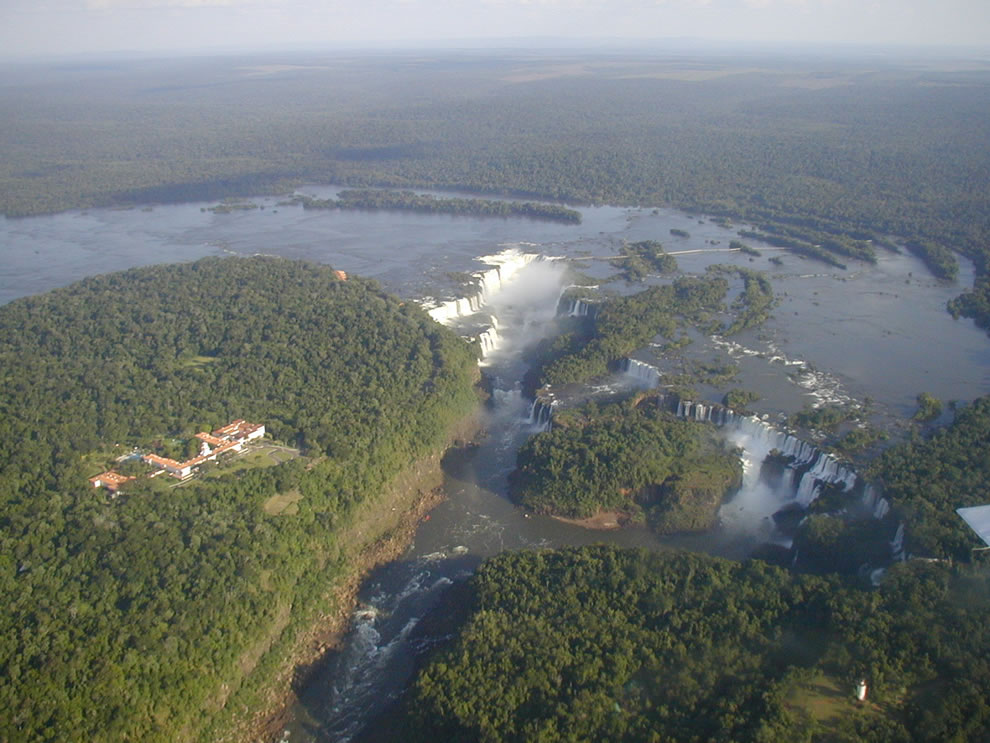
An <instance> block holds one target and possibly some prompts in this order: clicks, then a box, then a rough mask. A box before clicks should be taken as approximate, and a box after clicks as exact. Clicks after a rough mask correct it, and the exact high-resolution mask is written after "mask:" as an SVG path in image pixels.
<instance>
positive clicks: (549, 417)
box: [527, 397, 557, 431]
mask: <svg viewBox="0 0 990 743" xmlns="http://www.w3.org/2000/svg"><path fill="white" fill-rule="evenodd" d="M556 404H557V401H556V400H550V399H547V398H543V397H537V398H536V399H535V400H533V405H532V406H531V407H530V409H529V420H528V421H527V422H528V423H529V424H530V425H531V426H535V427H536V428H538V429H540V430H541V431H549V430H550V428H551V427H552V426H553V406H554V405H556Z"/></svg>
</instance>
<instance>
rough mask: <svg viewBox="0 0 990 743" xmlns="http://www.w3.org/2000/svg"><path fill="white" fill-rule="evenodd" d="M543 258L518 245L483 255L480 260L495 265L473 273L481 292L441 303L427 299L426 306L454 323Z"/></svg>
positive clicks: (433, 314)
mask: <svg viewBox="0 0 990 743" xmlns="http://www.w3.org/2000/svg"><path fill="white" fill-rule="evenodd" d="M540 258H541V256H540V255H539V254H538V253H523V252H521V251H520V250H518V249H516V248H509V249H508V250H504V251H502V252H501V253H497V254H495V255H486V256H481V257H480V258H478V261H480V262H481V263H485V264H487V265H489V266H492V268H489V269H486V270H483V271H476V272H475V273H474V274H473V276H474V279H475V281H476V282H477V287H478V290H477V292H475V293H474V294H471V295H470V296H467V297H458V298H456V299H450V300H447V301H446V302H441V303H439V304H436V303H435V302H431V301H424V303H423V306H424V308H425V309H426V311H427V314H429V316H430V317H432V318H433V319H434V320H436V321H437V322H438V323H440V324H441V325H450V324H451V323H452V322H454V321H455V320H458V319H460V318H463V317H468V316H470V315H473V314H475V313H477V312H480V311H481V310H482V309H483V308H484V307H485V306H486V305H487V304H488V303H489V302H490V301H491V298H492V297H493V296H494V295H495V294H497V293H498V292H499V290H501V288H502V286H503V285H504V284H505V283H506V282H507V281H509V280H510V279H512V277H513V276H515V275H516V274H517V273H519V271H520V270H522V269H523V268H525V267H526V266H527V265H529V264H530V263H532V262H533V261H535V260H539V259H540Z"/></svg>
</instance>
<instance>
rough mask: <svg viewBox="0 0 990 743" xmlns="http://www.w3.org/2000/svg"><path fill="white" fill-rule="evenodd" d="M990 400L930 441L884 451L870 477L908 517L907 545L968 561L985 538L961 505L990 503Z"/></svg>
mask: <svg viewBox="0 0 990 743" xmlns="http://www.w3.org/2000/svg"><path fill="white" fill-rule="evenodd" d="M988 448H990V398H987V397H981V398H979V399H978V400H975V401H974V402H973V403H971V404H970V405H967V406H966V407H965V408H963V409H961V410H959V411H958V412H957V414H956V419H955V420H954V421H953V423H952V425H950V426H948V427H946V428H943V429H940V430H938V431H936V432H935V433H934V434H933V435H932V436H931V438H929V439H917V440H915V441H912V442H909V443H906V444H904V445H902V446H896V447H893V448H891V449H889V450H887V451H886V452H884V453H883V454H882V455H881V456H880V457H879V458H878V459H877V460H876V461H875V462H874V463H873V464H872V465H871V467H870V469H869V471H868V472H867V476H868V477H869V478H870V479H871V480H875V481H877V482H879V483H880V484H881V485H882V486H883V491H884V494H885V495H886V496H887V497H888V498H889V499H890V501H891V503H892V504H893V506H894V507H895V508H896V509H897V510H898V511H900V512H901V513H903V514H904V516H905V517H906V519H907V549H908V551H909V552H913V553H915V554H920V555H926V556H930V557H948V558H952V559H955V560H963V561H968V560H969V559H970V558H971V555H972V552H971V551H972V549H973V548H974V547H980V546H983V545H982V542H980V540H979V539H978V538H977V537H976V535H975V534H974V533H973V532H972V530H970V528H969V527H968V526H967V525H966V524H965V522H963V520H962V519H961V518H959V516H958V514H956V511H955V509H957V508H963V507H965V506H979V505H983V504H984V503H986V502H987V482H990V458H988V456H987V452H988Z"/></svg>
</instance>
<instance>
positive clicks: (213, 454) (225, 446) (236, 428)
mask: <svg viewBox="0 0 990 743" xmlns="http://www.w3.org/2000/svg"><path fill="white" fill-rule="evenodd" d="M264 435H265V425H264V424H263V423H248V422H247V421H245V420H236V421H233V422H232V423H228V424H227V425H226V426H223V427H222V428H218V429H217V430H216V431H214V432H213V433H212V434H209V433H205V432H201V433H197V434H196V438H197V439H199V440H200V441H202V442H203V444H202V449H201V450H200V453H199V455H198V456H195V457H193V458H192V459H187V460H186V461H185V462H177V461H175V460H174V459H169V458H168V457H160V456H158V455H157V454H144V455H142V456H141V460H142V461H143V462H145V464H150V465H151V466H152V467H156V468H158V469H159V470H165V471H166V472H168V474H170V475H172V477H177V478H179V479H180V480H185V479H186V478H188V477H191V476H192V473H193V471H194V470H195V469H196V468H197V467H199V466H200V465H201V464H203V463H204V462H209V461H212V460H215V459H216V458H217V457H218V456H219V455H221V454H223V453H224V452H228V451H241V450H242V449H243V448H244V444H245V443H247V442H248V441H253V440H254V439H260V438H261V437H262V436H264ZM156 474H159V473H158V472H155V473H153V474H152V475H149V477H151V476H154V475H156ZM133 479H134V478H133V477H124V476H123V475H119V474H117V473H116V472H113V471H112V470H111V471H110V472H104V473H102V474H99V475H97V476H96V477H91V478H89V481H90V483H91V484H92V485H93V487H94V488H98V487H105V488H107V489H108V490H111V491H116V490H117V488H118V487H119V486H120V484H121V483H124V482H127V481H128V480H133Z"/></svg>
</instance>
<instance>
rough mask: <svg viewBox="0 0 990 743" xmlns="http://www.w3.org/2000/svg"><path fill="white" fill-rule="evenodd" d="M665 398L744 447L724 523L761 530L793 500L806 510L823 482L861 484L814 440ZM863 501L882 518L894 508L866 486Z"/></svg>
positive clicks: (846, 485)
mask: <svg viewBox="0 0 990 743" xmlns="http://www.w3.org/2000/svg"><path fill="white" fill-rule="evenodd" d="M675 400H676V408H675V406H674V402H675ZM663 402H666V403H667V404H668V406H669V407H670V409H671V410H672V411H675V412H676V414H677V416H678V417H679V418H684V419H687V420H696V421H706V422H711V423H714V424H716V425H718V426H720V427H722V429H723V430H724V431H725V434H726V438H727V439H728V440H729V441H730V442H731V443H732V444H734V445H735V446H737V447H739V448H740V449H741V450H742V455H741V458H742V465H743V485H742V488H741V489H740V491H739V493H738V494H737V495H736V496H735V497H734V498H732V499H731V500H730V501H729V502H728V503H726V504H725V505H724V506H723V507H722V513H721V515H722V516H723V521H727V522H736V523H737V524H739V525H742V526H743V527H744V528H746V529H747V530H750V531H752V530H756V531H760V530H761V528H762V527H761V525H762V524H763V523H764V522H766V520H767V519H768V518H770V517H772V516H773V514H774V513H776V512H777V511H778V510H780V509H781V508H782V507H784V506H786V505H787V504H789V503H796V504H798V505H800V506H801V507H802V508H805V509H807V508H808V507H809V506H810V505H811V504H812V503H813V502H814V501H815V499H816V498H818V496H819V495H820V494H821V492H822V488H823V487H824V486H825V485H839V486H841V487H842V488H843V490H844V491H845V492H847V493H849V492H852V490H853V488H854V487H856V485H857V477H856V473H855V472H854V471H853V470H852V468H851V467H849V466H847V465H845V464H843V463H842V462H840V461H839V460H837V459H836V458H835V457H834V456H832V455H831V454H829V453H828V452H825V451H822V450H821V449H819V448H818V447H817V446H815V445H814V444H811V443H809V442H807V441H804V440H802V439H799V438H798V437H797V436H794V435H793V434H791V433H788V432H787V431H783V430H781V429H779V428H776V427H774V426H772V425H771V424H769V423H767V422H766V421H763V420H760V419H759V418H757V417H756V416H751V415H750V416H746V415H739V414H737V413H735V412H733V411H732V410H729V409H728V408H726V407H724V406H722V405H713V404H706V403H701V402H693V401H691V400H682V399H679V398H674V399H672V400H669V401H667V400H666V398H664V399H663ZM774 451H776V452H777V453H778V454H779V455H780V456H781V462H782V463H783V473H782V475H781V477H780V482H779V484H777V485H776V487H771V485H770V484H769V483H767V482H765V480H764V479H763V478H761V473H762V470H763V466H764V463H765V462H766V461H767V458H768V456H769V455H770V453H771V452H774ZM860 502H861V503H862V505H863V506H864V508H865V509H866V510H867V511H868V512H869V513H870V515H871V516H872V517H873V518H875V519H878V520H879V519H882V518H884V517H885V516H886V515H887V514H888V513H889V511H890V502H889V501H888V500H887V499H886V498H884V497H883V496H881V495H880V494H879V493H878V492H876V490H875V489H874V488H873V487H871V486H868V485H867V486H865V487H864V488H863V494H862V496H861V497H860ZM763 530H764V531H766V529H763ZM898 539H899V540H900V541H899V542H898V545H895V544H894V542H892V543H891V548H892V549H893V550H894V551H895V554H896V553H897V552H898V551H900V552H903V530H901V531H900V537H899V538H898V537H895V541H897V540H898Z"/></svg>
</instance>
